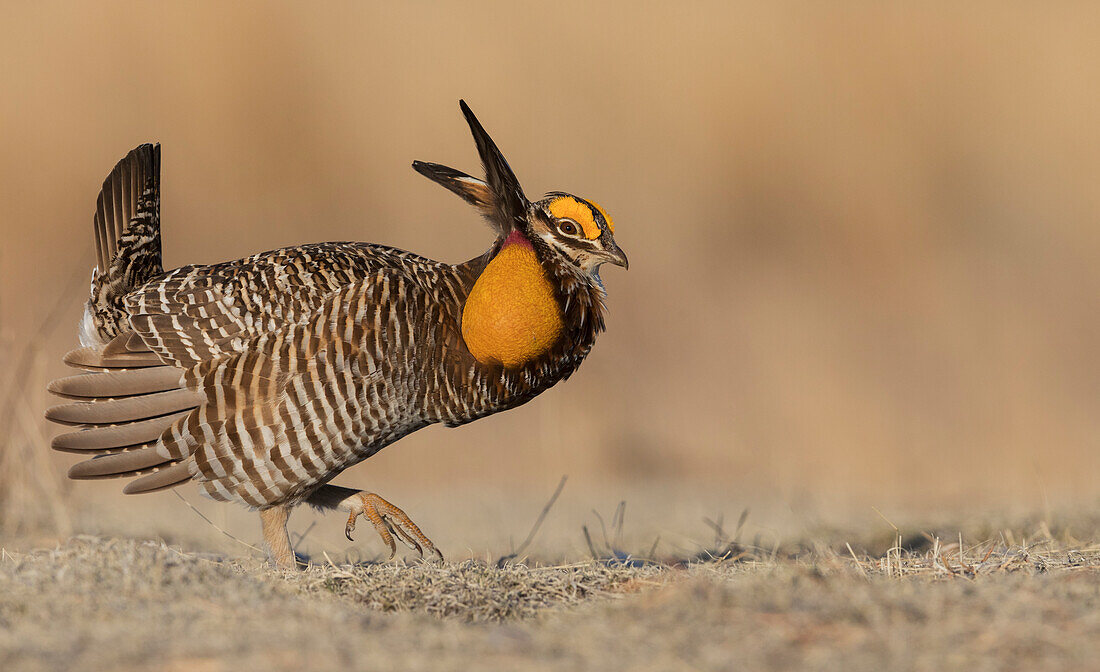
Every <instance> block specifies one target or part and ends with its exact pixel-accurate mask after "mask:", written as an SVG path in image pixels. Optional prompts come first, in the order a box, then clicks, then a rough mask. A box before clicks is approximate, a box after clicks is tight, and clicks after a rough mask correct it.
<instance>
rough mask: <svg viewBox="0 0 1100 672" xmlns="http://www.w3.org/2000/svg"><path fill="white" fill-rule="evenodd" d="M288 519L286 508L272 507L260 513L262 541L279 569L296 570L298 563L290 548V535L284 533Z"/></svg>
mask: <svg viewBox="0 0 1100 672" xmlns="http://www.w3.org/2000/svg"><path fill="white" fill-rule="evenodd" d="M289 517H290V508H289V507H287V506H285V505H284V506H273V507H271V508H268V509H262V510H261V511H260V522H261V523H263V529H264V541H266V542H267V547H268V549H270V550H271V558H272V559H273V560H274V561H275V566H276V567H278V568H279V569H297V567H298V561H297V559H295V557H294V549H293V548H291V546H290V533H289V532H287V531H286V521H287V518H289Z"/></svg>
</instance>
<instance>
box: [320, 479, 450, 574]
mask: <svg viewBox="0 0 1100 672" xmlns="http://www.w3.org/2000/svg"><path fill="white" fill-rule="evenodd" d="M306 501H307V502H309V503H310V504H312V505H313V506H318V507H321V508H325V509H339V510H340V511H347V512H348V522H347V524H346V525H345V526H344V535H345V536H346V537H347V538H348V540H349V541H353V539H352V538H351V533H352V530H354V529H355V519H356V518H358V517H359V516H364V517H366V519H367V520H369V521H370V522H371V524H372V525H374V529H375V531H376V532H378V535H379V536H380V537H382V541H384V542H386V545H387V546H389V547H390V558H393V556H394V554H395V553H396V552H397V544H395V543H394V540H393V538H394V537H395V536H396V537H397V538H398V539H400V540H401V542H402V543H404V544H405V545H406V546H408V547H409V548H411V549H413V550H415V551H417V552H418V553H420V557H423V558H428V559H432V560H436V561H439V562H442V561H443V554H442V553H440V552H439V549H437V548H436V547H435V544H433V543H432V540H431V539H429V538H428V537H427V536H426V535H425V534H424V533H423V532H421V531H420V528H419V527H417V525H416V523H414V522H413V521H412V519H411V518H409V516H408V514H406V513H405V512H404V511H402V510H401V509H399V508H397V507H396V506H394V505H393V504H391V503H389V502H387V501H386V500H384V499H382V498H381V497H379V496H378V495H376V494H374V493H373V492H363V491H362V490H352V489H351V488H343V487H340V486H339V485H323V486H321V487H320V488H318V489H317V490H316V491H315V492H314V493H313V494H312V495H310V497H309V499H307V500H306Z"/></svg>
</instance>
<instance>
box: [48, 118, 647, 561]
mask: <svg viewBox="0 0 1100 672" xmlns="http://www.w3.org/2000/svg"><path fill="white" fill-rule="evenodd" d="M459 105H460V108H461V110H462V113H463V115H464V117H465V120H466V122H467V124H468V125H469V128H470V131H471V133H472V135H473V139H474V143H475V145H476V147H477V151H478V154H479V157H480V159H481V164H482V168H483V171H484V179H478V178H476V177H472V176H470V175H468V174H466V173H464V172H462V171H459V170H456V169H453V168H449V167H447V166H443V165H440V164H436V163H428V162H421V161H415V162H413V164H412V167H413V169H415V170H416V171H417V172H418V173H420V174H421V175H423V176H425V177H427V178H428V179H430V180H432V181H433V182H435V183H437V184H439V185H441V186H443V187H445V188H446V189H448V190H449V191H451V192H453V193H454V194H456V195H458V196H459V197H461V198H462V199H463V200H465V201H466V202H467V203H468V204H470V205H472V206H473V207H474V208H475V209H476V210H477V211H478V212H479V213H480V214H481V215H482V216H483V217H484V219H485V220H486V221H487V222H488V224H489V225H490V228H491V230H492V232H493V233H494V234H495V235H494V238H493V241H492V244H491V245H490V246H489V248H488V250H486V251H485V253H483V254H481V255H479V256H477V257H475V258H473V259H471V260H469V261H466V262H464V263H458V264H449V263H445V262H440V261H435V260H432V259H429V258H426V257H424V256H420V255H417V254H414V253H411V252H406V251H404V250H400V249H397V248H394V247H388V246H385V245H378V244H372V243H361V242H327V243H314V244H304V245H299V246H294V247H286V248H282V249H276V250H272V251H268V252H261V253H258V254H253V255H252V256H249V257H246V258H243V259H238V260H235V261H228V262H222V263H216V264H212V265H188V266H182V267H180V268H176V269H174V270H169V271H165V270H164V268H163V263H162V258H161V224H160V162H161V152H160V145H159V143H158V144H143V145H141V146H139V147H137V148H135V149H134V150H132V151H131V152H130V153H129V154H127V155H126V157H125V158H123V159H122V160H121V161H119V163H118V164H117V165H116V166H115V167H114V169H113V170H112V171H111V173H110V175H109V176H108V177H107V178H106V180H105V182H104V183H103V188H102V190H101V192H100V194H99V198H98V200H97V204H96V211H95V215H94V218H93V220H94V233H95V242H96V265H95V267H94V268H93V270H92V280H91V288H90V296H89V298H88V300H87V301H86V303H85V304H84V310H83V314H82V317H81V319H80V320H79V324H78V336H79V342H80V347H78V348H76V349H74V350H72V351H70V352H68V353H67V354H66V355H65V356H64V358H63V359H64V362H65V363H66V364H68V365H69V366H71V367H73V368H75V369H77V370H79V371H78V372H74V373H73V374H72V375H67V376H65V377H63V378H59V379H57V380H54V381H52V382H50V383H49V384H48V390H49V391H50V392H51V393H53V394H54V395H57V396H58V397H61V401H62V402H63V403H59V404H58V405H56V406H53V407H51V408H49V409H47V411H46V417H47V418H48V419H49V420H51V421H53V422H56V423H60V424H63V425H68V426H70V427H69V430H70V431H66V432H65V433H62V434H60V435H58V436H56V437H55V438H53V440H52V442H51V446H52V448H54V449H56V450H59V451H65V452H72V453H78V454H80V455H83V456H85V457H86V458H88V459H85V460H84V461H81V462H78V463H76V464H74V465H73V466H72V467H71V468H70V470H69V473H68V475H69V477H71V478H73V479H100V478H124V477H128V478H131V479H132V480H130V481H129V482H128V483H127V484H126V485H125V487H124V489H123V492H125V493H127V494H140V493H149V492H156V491H159V490H165V489H169V488H175V487H177V486H181V485H184V484H187V483H191V482H194V483H196V484H197V486H198V488H199V490H200V493H201V494H203V495H205V496H207V497H210V498H212V499H214V500H217V501H221V502H236V503H238V504H242V505H244V506H245V507H248V508H249V509H252V510H255V511H258V512H259V514H260V523H261V529H262V532H263V537H264V541H265V543H266V545H267V548H268V552H269V554H270V559H271V561H272V562H273V563H274V565H275V566H276V567H278V568H282V569H291V568H295V567H297V566H298V558H297V556H296V554H295V553H294V550H293V547H292V545H291V542H290V536H289V534H288V532H287V519H288V516H289V514H290V511H291V510H292V509H293V508H294V507H296V506H299V505H301V504H309V505H312V506H314V507H316V508H319V509H322V510H339V511H343V512H346V513H347V514H348V518H347V522H346V523H345V529H344V532H345V535H346V536H347V538H348V539H349V540H351V539H352V532H353V530H354V529H355V524H356V520H357V519H358V518H359V517H363V518H365V519H367V520H368V521H370V523H371V524H372V525H373V527H374V530H375V531H376V532H377V534H378V535H379V536H380V537H381V539H382V541H383V542H384V543H385V544H386V545H387V546H388V547H389V551H390V555H389V557H390V559H392V558H393V557H394V554H395V552H396V544H395V541H394V539H395V538H396V539H397V540H399V541H401V542H402V543H404V544H405V545H406V546H408V547H409V548H410V549H413V550H415V551H417V552H419V554H420V557H421V558H424V559H425V560H431V561H442V559H443V556H442V554H441V553H440V551H439V550H438V548H437V547H436V546H435V544H434V543H433V542H432V541H431V540H430V539H429V538H428V537H427V536H426V535H425V534H424V533H423V532H422V531H421V529H420V527H419V526H417V525H416V523H414V522H413V520H412V519H410V518H409V516H408V515H407V514H406V513H405V512H404V511H403V510H401V509H400V508H398V507H397V506H395V505H394V504H392V503H390V502H389V501H387V500H385V499H383V498H382V497H381V496H380V495H378V494H377V493H374V492H368V491H363V490H356V489H352V488H347V487H343V486H339V485H334V484H333V483H331V481H332V480H333V479H334V478H335V477H336V476H338V475H339V474H340V473H341V472H342V471H344V470H345V469H347V468H348V467H351V466H352V465H355V464H357V463H359V462H362V461H363V460H365V459H367V458H369V457H371V456H372V455H374V454H376V453H377V452H378V451H379V450H381V449H382V448H384V447H386V446H388V445H389V444H391V443H393V442H395V441H397V440H399V439H401V438H402V437H404V436H407V435H408V434H410V433H412V432H415V431H417V430H418V429H421V428H424V427H427V426H429V425H432V424H436V423H440V424H443V425H445V426H448V427H457V426H459V425H463V424H466V423H469V422H472V421H474V420H478V419H480V418H484V417H486V416H489V415H492V414H494V413H499V412H501V411H504V410H508V409H511V408H515V407H517V406H519V405H521V404H524V403H526V402H528V401H530V400H531V399H533V398H534V397H535V396H537V395H539V394H540V393H542V392H544V391H545V390H547V389H549V388H550V387H552V386H553V385H555V384H556V383H558V382H560V381H563V380H565V379H566V378H568V377H569V376H570V375H571V374H572V373H573V372H574V371H576V370H577V368H578V367H579V366H580V364H581V363H582V362H583V361H584V359H585V358H586V357H587V355H588V354H589V352H590V351H591V349H592V347H593V345H594V343H595V341H596V338H597V336H598V335H599V334H600V333H601V332H602V331H604V330H605V315H606V304H605V299H606V291H605V288H604V283H603V280H602V279H601V276H600V270H601V267H602V266H603V265H604V264H612V265H617V266H621V267H623V268H624V269H626V268H628V261H627V256H626V254H625V253H624V252H623V251H622V249H621V248H620V247H619V246H618V244H617V243H616V242H615V233H614V223H613V222H612V219H611V217H610V215H609V214H608V213H607V211H606V210H605V209H604V208H603V207H601V206H600V205H598V204H597V203H595V202H594V201H591V200H587V199H584V198H581V197H579V196H575V195H572V194H569V193H565V192H560V191H555V192H550V193H548V194H546V196H545V197H543V198H541V199H539V200H536V201H531V200H529V199H528V198H527V196H526V195H525V192H524V190H523V188H522V187H521V186H520V183H519V180H518V179H517V178H516V175H515V173H514V172H513V171H512V168H511V167H510V166H509V164H508V161H507V160H506V159H505V158H504V156H503V154H502V153H501V152H500V150H499V148H498V147H497V145H496V143H494V142H493V140H492V138H491V137H490V136H489V134H488V133H487V132H486V131H485V129H484V127H483V126H482V125H481V123H480V122H479V121H478V119H477V117H476V116H474V113H473V112H472V111H471V109H470V107H469V106H468V105H467V104H466V102H465V101H459Z"/></svg>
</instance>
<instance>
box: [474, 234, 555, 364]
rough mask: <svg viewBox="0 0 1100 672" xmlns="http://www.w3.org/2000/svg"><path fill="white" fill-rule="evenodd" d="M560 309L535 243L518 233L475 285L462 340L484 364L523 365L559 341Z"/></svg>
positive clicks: (502, 249)
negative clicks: (533, 244)
mask: <svg viewBox="0 0 1100 672" xmlns="http://www.w3.org/2000/svg"><path fill="white" fill-rule="evenodd" d="M563 326H564V324H563V322H562V312H561V306H560V304H559V303H558V300H557V297H556V296H555V293H554V287H553V285H551V283H550V281H549V279H547V277H546V271H545V270H544V269H543V267H542V264H541V263H540V262H539V259H538V256H537V255H536V254H535V250H534V248H533V247H532V246H531V243H530V241H528V240H527V239H526V238H524V237H523V236H522V234H519V233H514V234H513V235H512V236H510V237H509V238H508V240H507V241H505V245H504V247H502V248H501V250H500V252H499V253H497V255H496V256H495V257H494V258H493V260H492V261H490V262H489V264H488V265H487V266H486V267H485V270H484V271H483V272H482V273H481V275H480V276H479V277H478V279H477V282H476V283H474V286H473V289H472V290H471V291H470V295H469V297H468V298H467V299H466V304H465V306H464V307H463V310H462V338H463V340H465V341H466V347H467V348H468V349H469V350H470V353H471V354H472V355H473V356H474V358H475V359H477V360H478V361H479V362H481V363H482V364H503V365H504V366H505V367H507V368H515V367H518V366H522V365H523V364H526V363H527V362H529V361H531V360H532V359H535V358H536V357H538V356H539V355H542V354H543V353H545V352H546V351H548V350H549V349H550V348H552V347H553V346H554V344H555V343H557V341H558V339H559V338H561V333H562V329H563Z"/></svg>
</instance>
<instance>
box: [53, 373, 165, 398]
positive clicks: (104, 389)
mask: <svg viewBox="0 0 1100 672" xmlns="http://www.w3.org/2000/svg"><path fill="white" fill-rule="evenodd" d="M182 375H183V372H182V371H180V370H179V369H177V368H176V367H174V366H150V367H143V368H140V369H118V370H114V371H112V370H103V371H101V372H96V373H81V374H78V375H75V376H68V377H66V378H58V379H57V380H54V381H53V382H51V383H50V384H49V387H48V388H47V389H48V390H49V391H50V392H51V393H53V394H55V395H57V396H59V397H65V398H67V399H95V398H116V397H126V396H130V395H137V394H154V393H157V392H166V391H168V390H175V389H178V388H179V386H180V378H181V377H182Z"/></svg>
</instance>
